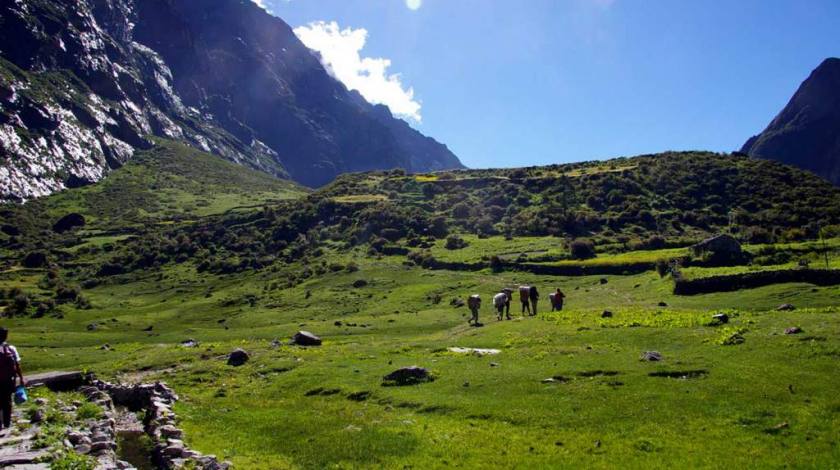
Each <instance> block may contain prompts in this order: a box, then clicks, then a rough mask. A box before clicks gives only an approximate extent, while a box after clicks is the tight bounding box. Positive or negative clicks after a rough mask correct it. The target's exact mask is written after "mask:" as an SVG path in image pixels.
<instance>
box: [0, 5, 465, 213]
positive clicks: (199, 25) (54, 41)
mask: <svg viewBox="0 0 840 470" xmlns="http://www.w3.org/2000/svg"><path fill="white" fill-rule="evenodd" d="M359 98H360V97H359V96H356V95H354V94H353V93H351V92H350V91H348V90H347V89H346V88H345V87H344V85H342V84H341V83H339V82H338V81H336V80H335V79H333V78H332V77H331V76H330V75H329V74H328V73H327V72H326V70H324V68H323V66H322V65H321V63H320V61H319V60H318V57H317V55H316V54H314V53H313V52H312V51H310V50H309V49H307V48H306V47H305V46H304V45H303V44H302V43H301V42H300V41H299V40H298V39H297V37H296V36H295V35H294V32H293V31H292V29H291V28H290V27H289V25H287V24H286V23H285V22H283V21H282V20H281V19H279V18H276V17H273V16H271V15H269V14H268V13H266V12H265V11H264V10H262V9H261V8H258V7H257V6H255V5H254V4H253V3H252V2H250V1H247V0H203V1H201V2H197V1H194V0H142V1H138V0H26V1H24V0H9V1H6V2H2V3H0V201H2V200H18V201H20V200H26V199H30V198H33V197H38V196H43V195H46V194H49V193H51V192H53V191H56V190H60V189H63V188H65V187H68V186H69V185H73V186H76V185H79V184H84V183H85V182H94V181H97V180H99V179H101V178H103V177H105V176H106V175H107V174H108V173H109V172H110V171H111V170H112V169H114V168H117V167H119V166H121V165H122V164H123V163H125V162H126V161H127V160H128V159H130V158H131V157H132V155H133V153H134V151H135V150H136V149H142V148H147V147H149V146H151V145H152V144H153V139H152V137H153V136H161V137H166V138H169V139H175V140H180V141H182V142H185V143H188V144H189V145H192V146H194V147H196V148H199V149H202V150H204V151H208V152H211V153H214V154H216V155H219V156H221V157H223V158H225V159H228V160H231V161H234V162H237V163H240V164H242V165H246V166H249V167H251V168H255V169H258V170H261V171H264V172H267V173H270V174H273V175H275V176H278V177H287V176H291V177H292V178H293V179H295V180H296V181H298V182H302V183H304V184H307V185H310V186H319V185H322V184H326V183H328V182H329V181H331V180H332V179H333V178H335V177H336V176H337V175H338V174H340V173H343V172H348V171H364V170H372V169H388V168H396V167H401V168H405V169H407V170H409V171H430V170H438V169H444V168H460V167H462V166H461V164H460V162H459V161H458V159H457V157H455V156H454V155H453V154H452V153H451V152H450V151H449V150H448V149H447V148H446V147H445V146H443V145H441V144H439V143H437V142H436V141H434V140H433V139H429V138H427V137H425V136H423V135H422V134H420V133H419V132H417V131H415V130H414V129H412V128H411V127H410V126H408V124H407V123H405V122H404V121H401V120H399V119H395V118H393V116H391V115H390V112H388V113H383V112H381V111H379V110H377V109H376V108H375V107H374V106H372V105H370V104H369V103H367V102H366V101H364V100H363V99H361V100H360V99H359Z"/></svg>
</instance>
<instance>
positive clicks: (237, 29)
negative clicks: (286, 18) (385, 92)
mask: <svg viewBox="0 0 840 470" xmlns="http://www.w3.org/2000/svg"><path fill="white" fill-rule="evenodd" d="M136 5H137V16H138V21H137V27H136V29H135V36H136V38H137V40H138V41H140V42H141V43H143V44H146V45H148V46H149V47H151V48H152V49H154V50H155V51H157V52H159V53H160V54H161V56H162V57H163V58H164V60H165V61H166V63H167V64H169V66H170V67H171V68H172V72H173V76H174V86H175V89H176V90H177V92H178V93H179V95H180V96H181V97H182V99H183V100H184V103H186V104H188V105H190V106H194V107H196V108H198V109H201V110H203V111H204V112H207V113H210V114H212V115H213V116H215V117H216V118H217V119H218V120H219V122H221V123H222V125H223V126H224V127H225V128H226V129H228V130H230V132H231V133H233V134H234V135H236V136H237V137H239V138H241V139H246V140H247V139H249V138H257V139H259V140H261V141H263V142H265V143H266V144H267V145H268V146H269V147H271V148H272V149H274V150H276V151H277V153H278V154H279V155H280V160H281V161H282V162H283V165H284V166H285V167H286V169H288V171H289V173H290V174H291V175H292V177H293V178H294V179H295V180H297V181H300V182H302V183H304V184H306V185H309V186H320V185H323V184H325V183H327V182H329V181H331V180H332V179H333V178H335V176H336V175H338V174H340V173H344V172H348V171H364V170H372V169H380V168H395V167H401V168H405V169H408V170H413V171H428V170H436V169H442V168H459V167H461V164H460V162H459V161H458V159H457V158H456V157H455V156H454V155H453V154H452V153H451V152H449V150H448V149H446V147H445V146H443V145H441V144H439V143H437V142H435V141H434V140H432V139H427V138H426V137H424V136H422V135H421V134H419V133H418V132H416V131H414V130H413V129H411V128H409V127H408V125H407V124H406V123H405V122H403V121H400V120H397V119H394V118H393V117H392V116H391V114H390V112H387V111H386V113H387V114H383V113H382V112H381V111H378V110H377V109H376V108H374V107H373V106H371V105H370V104H368V103H367V102H366V101H364V99H362V98H361V96H360V95H358V94H357V93H352V92H349V91H348V90H347V89H346V88H345V87H344V86H343V85H342V84H341V83H339V82H338V81H336V80H335V79H333V78H332V77H331V76H330V75H328V74H327V72H326V70H325V69H324V68H323V67H322V65H321V63H320V61H319V59H318V57H317V56H316V55H315V54H314V53H313V52H312V51H310V50H309V49H307V48H306V47H305V46H304V45H303V43H301V42H300V40H298V38H297V37H296V36H295V34H294V33H293V31H292V29H291V28H290V27H289V25H287V24H286V23H284V22H283V21H282V20H280V19H278V18H275V17H273V16H270V15H268V14H267V13H266V12H265V11H263V10H262V9H260V8H258V7H257V6H255V5H254V4H253V3H252V2H250V1H233V0H203V1H200V2H198V1H190V0H144V1H142V2H137V3H136ZM403 126H404V127H403ZM418 147H420V148H418ZM426 154H428V155H426Z"/></svg>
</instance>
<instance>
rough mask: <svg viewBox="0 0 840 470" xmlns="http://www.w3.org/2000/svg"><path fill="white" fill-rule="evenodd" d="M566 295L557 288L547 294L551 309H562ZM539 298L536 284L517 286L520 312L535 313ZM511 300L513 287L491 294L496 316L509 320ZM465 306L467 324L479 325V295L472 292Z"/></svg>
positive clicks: (530, 314)
mask: <svg viewBox="0 0 840 470" xmlns="http://www.w3.org/2000/svg"><path fill="white" fill-rule="evenodd" d="M565 298H566V295H565V294H563V292H562V291H561V290H560V289H559V288H558V289H556V290H555V291H554V292H552V293H550V294H548V299H549V301H550V303H551V311H552V312H554V311H559V310H563V300H564V299H565ZM539 299H540V293H539V291H537V286H519V302H520V303H521V304H522V314H523V315H524V314H525V313H526V312H527V313H528V315H529V316H534V315H536V314H537V301H538V300H539ZM512 300H513V289H511V288H509V287H505V288H503V289H502V290H501V291H500V292H499V293H498V294H496V295H494V296H493V307H495V308H496V317H497V319H498V320H502V317H505V318H506V319H508V320H511V316H510V303H511V301H512ZM467 307H469V309H470V312H471V313H472V317H470V319H469V320H467V323H468V324H472V325H480V323H479V322H478V311H479V310H480V309H481V296H480V295H478V294H473V295H471V296H469V297H468V298H467Z"/></svg>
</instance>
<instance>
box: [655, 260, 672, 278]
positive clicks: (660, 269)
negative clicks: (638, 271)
mask: <svg viewBox="0 0 840 470" xmlns="http://www.w3.org/2000/svg"><path fill="white" fill-rule="evenodd" d="M668 271H670V265H669V263H668V260H666V259H659V260H656V272H657V273H658V274H659V277H665V276H666V275H667V274H668Z"/></svg>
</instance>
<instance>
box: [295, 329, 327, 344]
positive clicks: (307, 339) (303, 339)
mask: <svg viewBox="0 0 840 470" xmlns="http://www.w3.org/2000/svg"><path fill="white" fill-rule="evenodd" d="M292 343H294V344H297V345H298V346H320V345H321V338H319V337H317V336H315V335H314V334H312V333H310V332H308V331H302V330H301V331H298V332H297V333H295V335H294V336H293V337H292Z"/></svg>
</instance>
